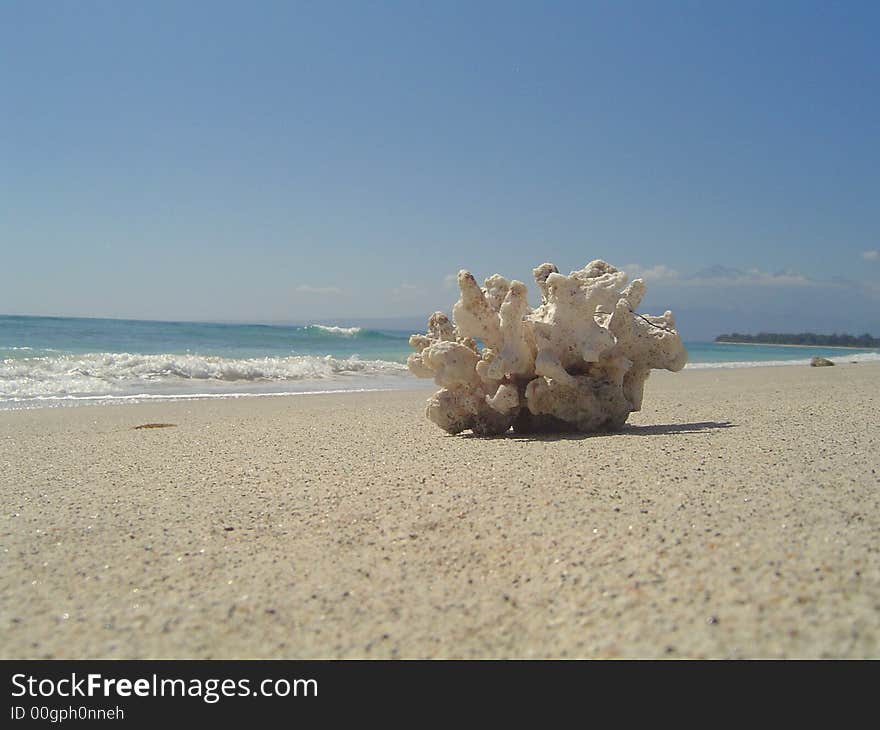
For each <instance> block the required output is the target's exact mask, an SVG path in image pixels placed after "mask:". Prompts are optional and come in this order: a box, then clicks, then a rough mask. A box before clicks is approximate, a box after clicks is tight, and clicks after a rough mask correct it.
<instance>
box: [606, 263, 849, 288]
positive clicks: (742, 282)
mask: <svg viewBox="0 0 880 730" xmlns="http://www.w3.org/2000/svg"><path fill="white" fill-rule="evenodd" d="M623 270H624V271H625V272H626V273H627V274H629V276H630V278H633V279H635V278H640V279H645V280H646V282H647V283H648V284H649V285H650V284H652V283H654V282H658V283H659V282H664V283H673V282H674V283H675V284H676V286H681V287H687V286H797V287H802V286H834V285H835V282H831V281H817V280H815V279H809V278H807V277H806V276H804V275H803V274H799V273H797V272H796V271H791V270H783V271H776V272H773V273H771V272H768V271H763V270H761V269H758V268H751V269H745V270H743V269H733V268H730V267H727V266H719V265H715V266H710V267H708V268H706V269H701V270H700V271H698V272H697V273H695V274H689V275H686V276H683V275H681V274H679V273H678V272H677V271H676V270H675V269H672V268H670V267H669V266H666V265H665V264H656V265H654V266H650V267H646V266H641V265H639V264H627V265H626V266H624V267H623Z"/></svg>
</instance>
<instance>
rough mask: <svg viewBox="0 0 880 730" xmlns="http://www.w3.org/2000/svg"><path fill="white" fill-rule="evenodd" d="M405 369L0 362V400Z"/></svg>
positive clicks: (385, 365)
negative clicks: (195, 382)
mask: <svg viewBox="0 0 880 730" xmlns="http://www.w3.org/2000/svg"><path fill="white" fill-rule="evenodd" d="M405 374H407V368H406V365H404V364H402V363H396V362H390V361H386V360H361V359H360V358H359V357H357V356H352V357H348V358H336V357H331V356H329V355H326V356H314V355H291V356H288V357H261V358H240V359H239V358H226V357H219V356H203V355H176V354H160V355H140V354H132V353H127V352H123V353H89V354H85V355H62V356H59V357H35V358H23V359H9V360H3V361H0V400H2V399H22V398H35V397H46V396H68V395H69V396H72V395H80V396H81V395H114V394H125V393H132V392H135V391H137V390H139V389H143V388H147V389H149V390H153V391H156V390H161V389H162V388H163V387H171V388H172V389H174V388H176V389H180V388H181V387H184V388H185V387H186V385H187V383H192V381H198V382H202V383H208V384H210V383H213V384H215V385H218V386H219V385H222V384H224V383H251V384H259V383H262V384H267V383H289V382H291V381H311V380H325V381H326V380H336V381H338V380H339V379H343V378H346V377H352V376H359V377H363V378H371V377H376V376H401V375H405Z"/></svg>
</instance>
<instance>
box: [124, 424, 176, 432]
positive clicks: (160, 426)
mask: <svg viewBox="0 0 880 730" xmlns="http://www.w3.org/2000/svg"><path fill="white" fill-rule="evenodd" d="M176 425H177V424H176V423H144V424H143V425H141V426H135V427H134V430H135V431H137V430H138V429H141V428H174V427H175V426H176Z"/></svg>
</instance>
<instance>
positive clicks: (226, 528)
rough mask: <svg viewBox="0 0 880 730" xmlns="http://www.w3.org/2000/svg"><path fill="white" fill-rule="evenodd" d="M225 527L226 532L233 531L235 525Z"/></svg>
mask: <svg viewBox="0 0 880 730" xmlns="http://www.w3.org/2000/svg"><path fill="white" fill-rule="evenodd" d="M223 529H224V531H226V532H232V531H233V530H234V529H235V528H234V527H224V528H223Z"/></svg>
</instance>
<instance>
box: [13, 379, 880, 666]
mask: <svg viewBox="0 0 880 730" xmlns="http://www.w3.org/2000/svg"><path fill="white" fill-rule="evenodd" d="M878 383H880V363H863V364H861V365H860V366H859V367H851V368H847V367H836V368H810V367H805V366H798V367H764V368H740V369H723V370H721V369H716V370H696V371H690V374H689V375H686V376H684V377H682V375H681V373H676V374H673V373H666V372H658V373H655V374H653V375H652V376H651V378H650V379H649V381H648V384H647V389H646V395H645V404H644V409H643V410H642V411H640V412H638V413H634V414H632V416H631V418H630V420H629V422H628V423H627V425H626V426H625V427H624V428H623V429H622V430H621V431H619V432H615V433H608V434H605V433H603V434H595V435H580V434H562V435H552V434H550V435H540V436H531V437H524V436H518V435H516V434H514V433H509V434H507V435H505V436H503V437H498V438H488V439H480V438H474V437H472V436H470V435H469V434H463V435H459V436H448V435H446V434H444V433H443V432H442V431H440V430H439V429H437V428H436V427H435V426H434V425H433V424H431V423H429V422H428V421H427V420H426V419H425V417H424V399H425V397H426V396H427V394H426V393H424V392H419V391H414V390H397V391H383V392H368V393H351V392H348V393H344V394H316V395H315V396H314V397H310V398H284V397H277V398H259V399H222V400H220V399H217V400H207V401H186V402H183V401H182V402H161V403H142V404H128V405H120V406H119V407H116V408H93V407H83V408H51V409H46V408H43V409H33V410H21V411H4V412H0V463H2V464H4V465H5V468H4V469H3V470H0V490H2V494H3V495H4V497H5V499H6V502H7V504H8V505H9V507H8V509H7V511H6V513H5V515H4V520H3V540H2V544H3V548H4V549H5V550H6V551H7V552H8V554H9V556H10V560H9V561H8V564H7V569H6V570H5V571H3V572H2V573H0V621H2V625H3V626H4V627H5V629H6V632H5V634H4V639H3V642H2V645H0V656H2V657H3V658H6V659H12V658H25V657H27V658H130V659H138V658H267V659H268V658H422V657H426V658H495V657H505V658H530V657H531V658H551V657H560V658H561V657H586V658H599V657H633V658H634V657H641V658H679V657H720V658H747V657H748V658H751V657H754V658H757V657H761V658H784V657H788V658H795V657H799V658H813V657H829V658H831V657H834V658H841V657H853V658H868V657H877V656H880V618H878V615H877V611H876V606H877V605H880V567H878V564H877V561H876V559H875V550H876V545H877V544H878V542H880V462H878V460H877V456H876V455H877V454H878V453H880V434H878V432H877V430H876V429H871V428H866V424H869V423H871V422H872V421H873V419H874V417H875V414H876V412H877V407H878V405H880V389H878V388H877V385H878ZM147 424H171V426H169V427H165V428H146V429H138V428H137V427H138V426H143V425H147Z"/></svg>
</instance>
